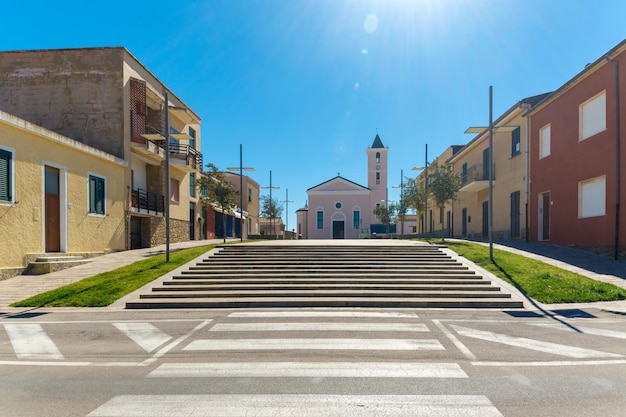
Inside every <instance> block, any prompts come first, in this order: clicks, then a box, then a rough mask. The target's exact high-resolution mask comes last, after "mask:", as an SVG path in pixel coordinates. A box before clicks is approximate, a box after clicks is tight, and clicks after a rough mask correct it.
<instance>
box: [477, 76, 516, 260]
mask: <svg viewBox="0 0 626 417" xmlns="http://www.w3.org/2000/svg"><path fill="white" fill-rule="evenodd" d="M517 127H518V126H494V125H493V86H491V85H490V86H489V126H488V127H484V126H474V127H470V128H468V129H466V130H465V133H483V132H484V131H485V130H488V131H489V200H488V202H487V205H488V210H487V211H488V215H487V216H488V217H489V219H488V220H489V223H488V233H487V234H488V236H489V260H490V261H491V262H493V132H494V130H496V131H499V132H512V131H513V130H515V129H517Z"/></svg>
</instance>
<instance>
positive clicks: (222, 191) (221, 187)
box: [196, 163, 243, 242]
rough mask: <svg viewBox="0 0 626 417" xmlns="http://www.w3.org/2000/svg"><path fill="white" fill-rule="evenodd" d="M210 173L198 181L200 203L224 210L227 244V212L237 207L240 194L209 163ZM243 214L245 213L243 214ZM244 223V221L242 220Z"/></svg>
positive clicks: (205, 173) (223, 221) (204, 174)
mask: <svg viewBox="0 0 626 417" xmlns="http://www.w3.org/2000/svg"><path fill="white" fill-rule="evenodd" d="M206 167H207V168H208V171H206V172H204V173H203V175H202V176H201V177H200V178H199V179H197V180H196V184H197V185H198V186H199V187H200V191H201V197H200V202H201V203H202V205H203V206H204V207H208V206H217V207H219V208H220V209H221V210H222V224H223V227H224V242H226V211H227V210H232V209H234V208H235V207H236V206H237V201H236V199H235V197H236V196H237V195H238V194H239V193H238V192H237V190H235V188H234V187H233V185H232V184H231V183H229V182H228V181H226V180H225V179H224V173H223V172H221V171H220V170H219V169H218V168H217V167H216V166H215V165H213V164H212V163H208V164H207V165H206ZM242 214H243V213H242ZM242 221H243V219H242Z"/></svg>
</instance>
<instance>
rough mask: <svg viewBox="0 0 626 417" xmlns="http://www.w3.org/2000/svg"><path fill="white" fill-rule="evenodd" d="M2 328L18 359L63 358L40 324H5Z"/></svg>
mask: <svg viewBox="0 0 626 417" xmlns="http://www.w3.org/2000/svg"><path fill="white" fill-rule="evenodd" d="M4 329H5V331H6V332H7V335H8V336H9V340H10V341H11V345H13V350H14V351H15V354H16V355H17V357H18V358H19V359H46V360H50V359H63V355H62V354H61V351H59V349H58V348H57V346H56V344H55V343H54V342H53V341H52V339H50V337H49V336H48V335H47V334H46V332H45V331H44V330H43V328H42V327H41V325H40V324H5V325H4Z"/></svg>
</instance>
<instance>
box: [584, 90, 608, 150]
mask: <svg viewBox="0 0 626 417" xmlns="http://www.w3.org/2000/svg"><path fill="white" fill-rule="evenodd" d="M579 123H580V126H579V129H580V134H579V138H578V139H579V140H585V139H587V138H589V137H591V136H593V135H595V134H597V133H600V132H602V131H603V130H606V91H603V92H601V93H600V94H598V95H597V96H595V97H593V98H592V99H590V100H588V101H587V102H585V103H583V104H581V105H580V109H579Z"/></svg>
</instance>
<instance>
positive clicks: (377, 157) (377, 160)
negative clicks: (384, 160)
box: [376, 152, 380, 163]
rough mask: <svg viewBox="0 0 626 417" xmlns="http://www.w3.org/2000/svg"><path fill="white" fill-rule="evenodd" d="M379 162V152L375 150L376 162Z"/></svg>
mask: <svg viewBox="0 0 626 417" xmlns="http://www.w3.org/2000/svg"><path fill="white" fill-rule="evenodd" d="M379 162H380V152H376V163H379Z"/></svg>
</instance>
